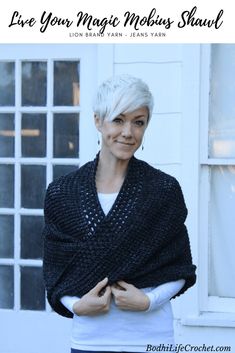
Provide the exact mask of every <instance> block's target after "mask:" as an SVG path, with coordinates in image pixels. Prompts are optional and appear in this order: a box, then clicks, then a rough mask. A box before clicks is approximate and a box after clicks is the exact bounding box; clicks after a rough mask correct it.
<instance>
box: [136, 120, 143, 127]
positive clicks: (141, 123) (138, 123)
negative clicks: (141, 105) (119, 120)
mask: <svg viewBox="0 0 235 353" xmlns="http://www.w3.org/2000/svg"><path fill="white" fill-rule="evenodd" d="M135 124H136V125H138V126H143V125H144V121H143V120H136V121H135Z"/></svg>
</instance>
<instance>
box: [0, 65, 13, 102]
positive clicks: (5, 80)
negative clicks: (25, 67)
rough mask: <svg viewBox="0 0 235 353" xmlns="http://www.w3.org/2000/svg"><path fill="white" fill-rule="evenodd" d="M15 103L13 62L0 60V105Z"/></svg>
mask: <svg viewBox="0 0 235 353" xmlns="http://www.w3.org/2000/svg"><path fill="white" fill-rule="evenodd" d="M6 105H9V106H12V105H15V64H14V63H11V62H0V106H6Z"/></svg>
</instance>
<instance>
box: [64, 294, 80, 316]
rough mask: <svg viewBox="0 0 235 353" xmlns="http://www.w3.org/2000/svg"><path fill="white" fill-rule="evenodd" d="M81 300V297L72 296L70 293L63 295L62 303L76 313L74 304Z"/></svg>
mask: <svg viewBox="0 0 235 353" xmlns="http://www.w3.org/2000/svg"><path fill="white" fill-rule="evenodd" d="M79 300H80V298H79V297H71V296H69V295H65V296H63V297H62V298H61V299H60V301H61V303H62V304H63V305H64V306H65V307H66V308H67V309H68V310H69V311H71V313H73V314H74V311H73V305H74V304H75V303H76V302H78V301H79Z"/></svg>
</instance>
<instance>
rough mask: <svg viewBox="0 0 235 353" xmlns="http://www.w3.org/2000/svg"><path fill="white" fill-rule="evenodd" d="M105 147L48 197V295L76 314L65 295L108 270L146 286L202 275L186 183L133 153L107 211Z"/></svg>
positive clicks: (80, 291)
mask: <svg viewBox="0 0 235 353" xmlns="http://www.w3.org/2000/svg"><path fill="white" fill-rule="evenodd" d="M98 160H99V155H97V156H96V158H95V160H94V161H92V162H88V163H87V164H85V165H84V166H82V167H81V168H80V169H78V170H77V171H75V172H72V173H70V174H68V175H66V176H62V177H60V178H59V179H57V180H55V181H54V182H52V183H51V184H50V185H49V187H48V189H47V193H46V198H45V207H44V212H45V227H44V231H43V235H44V261H43V270H44V279H45V285H46V290H47V297H48V301H49V303H50V304H51V306H52V308H53V309H54V310H55V311H56V312H57V313H59V314H60V315H63V316H66V317H72V314H71V313H70V311H68V310H67V309H66V308H65V307H64V306H63V305H62V304H61V302H60V298H61V297H62V296H63V295H71V296H75V295H76V296H79V297H81V296H83V295H84V294H85V293H87V292H88V291H89V290H90V289H91V288H93V287H94V286H95V285H96V284H97V283H98V282H99V281H101V280H102V279H104V278H105V277H106V276H107V277H108V279H109V284H113V283H115V282H116V281H118V280H124V281H126V282H128V283H131V284H133V285H135V286H136V287H138V288H145V287H151V286H158V285H160V284H163V283H165V282H169V281H174V280H178V279H181V278H184V279H185V280H186V283H185V286H184V287H183V288H182V290H181V291H180V292H179V293H178V294H177V295H179V294H182V293H183V292H185V290H186V289H188V288H189V287H190V286H192V285H193V284H194V283H195V281H196V275H195V269H196V267H195V266H194V265H193V264H192V257H191V251H190V244H189V238H188V233H187V229H186V227H185V225H184V222H185V219H186V216H187V209H186V207H185V203H184V198H183V194H182V191H181V188H180V186H179V183H178V182H177V180H176V179H175V178H173V177H172V176H170V175H168V174H165V173H163V172H162V171H160V170H158V169H155V168H153V167H151V166H150V165H148V164H147V163H146V162H143V161H140V160H138V159H136V158H135V157H132V158H131V160H130V162H129V165H128V170H127V175H126V178H125V180H124V183H123V185H122V187H121V190H120V192H119V194H118V196H117V198H116V201H115V203H114V205H113V207H112V208H111V210H110V211H109V213H108V214H107V215H106V216H105V214H104V212H103V210H102V208H101V205H100V203H99V200H98V196H97V190H96V184H95V175H96V169H97V165H98Z"/></svg>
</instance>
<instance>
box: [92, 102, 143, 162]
mask: <svg viewBox="0 0 235 353" xmlns="http://www.w3.org/2000/svg"><path fill="white" fill-rule="evenodd" d="M95 124H96V127H97V129H98V130H99V131H100V132H101V135H102V151H103V152H108V153H111V154H112V155H113V156H114V157H116V158H117V159H122V160H127V159H130V158H131V157H132V156H133V154H134V153H135V151H136V150H137V149H138V148H139V146H140V145H141V142H142V139H143V136H144V132H145V129H146V127H147V124H148V109H147V108H146V107H142V108H139V109H136V110H134V111H133V112H131V113H123V114H120V115H118V116H117V117H116V118H114V119H113V120H112V121H108V120H105V119H104V120H103V121H102V120H101V119H99V117H95Z"/></svg>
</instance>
